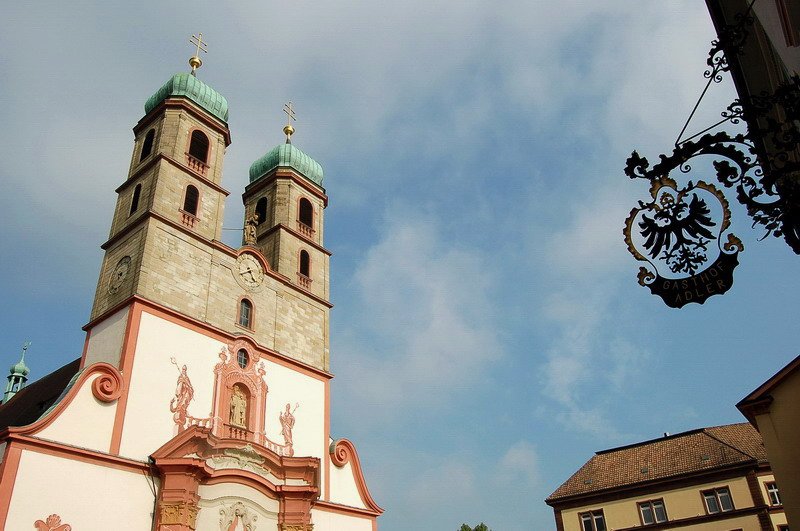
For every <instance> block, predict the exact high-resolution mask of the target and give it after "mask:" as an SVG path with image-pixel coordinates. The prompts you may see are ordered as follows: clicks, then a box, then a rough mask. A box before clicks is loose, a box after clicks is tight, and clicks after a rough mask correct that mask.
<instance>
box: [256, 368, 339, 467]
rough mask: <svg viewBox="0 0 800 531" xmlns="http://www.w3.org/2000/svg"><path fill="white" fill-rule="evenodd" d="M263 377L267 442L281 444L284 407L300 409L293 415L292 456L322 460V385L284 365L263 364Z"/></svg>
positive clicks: (323, 407) (323, 384) (323, 448)
mask: <svg viewBox="0 0 800 531" xmlns="http://www.w3.org/2000/svg"><path fill="white" fill-rule="evenodd" d="M264 367H265V370H266V375H265V376H264V379H265V381H266V382H267V385H268V386H269V392H268V393H267V410H266V416H265V418H264V424H265V426H264V430H265V433H266V435H267V437H268V438H269V439H271V440H272V441H274V442H276V443H278V444H283V436H282V435H281V423H280V420H279V416H280V414H281V413H282V412H283V411H285V409H286V404H287V403H289V404H291V408H292V409H294V407H295V404H299V407H298V408H297V410H296V411H295V412H294V418H295V423H294V429H293V430H292V439H293V442H294V455H295V456H296V457H300V456H303V457H306V456H312V457H319V458H322V457H323V453H324V452H325V451H326V449H327V444H326V440H327V439H326V435H325V383H324V382H322V381H320V380H317V379H316V378H312V377H311V376H307V375H305V374H303V373H300V372H297V371H295V370H293V369H290V368H288V367H284V366H283V365H279V364H277V363H273V362H270V361H265V363H264Z"/></svg>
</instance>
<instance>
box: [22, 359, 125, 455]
mask: <svg viewBox="0 0 800 531" xmlns="http://www.w3.org/2000/svg"><path fill="white" fill-rule="evenodd" d="M100 376H101V375H100V374H95V375H93V376H90V377H89V378H87V379H86V381H85V382H83V385H82V386H81V387H80V389H78V393H77V395H76V396H75V398H74V399H73V400H72V402H70V403H69V404H68V405H67V407H66V408H65V409H64V410H63V411H61V414H60V415H59V416H58V417H57V418H56V419H55V420H54V421H53V422H52V423H51V424H50V425H49V426H47V427H46V428H45V429H43V430H41V431H40V432H39V433H37V434H36V436H37V437H41V438H42V439H49V440H52V441H58V442H62V443H65V444H70V445H73V446H80V447H82V448H89V449H91V450H97V451H98V452H105V453H108V451H109V449H110V447H111V432H112V431H113V429H114V416H115V413H116V411H117V403H118V401H114V402H110V403H108V402H101V401H100V400H98V399H96V398H95V397H94V394H93V393H92V382H94V381H95V380H96V379H97V378H99V377H100ZM50 414H51V415H52V412H51V413H50Z"/></svg>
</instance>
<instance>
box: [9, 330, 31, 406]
mask: <svg viewBox="0 0 800 531" xmlns="http://www.w3.org/2000/svg"><path fill="white" fill-rule="evenodd" d="M30 346H31V342H30V341H26V342H25V343H23V344H22V357H21V358H20V360H19V361H18V362H17V363H15V364H14V365H12V366H11V374H9V375H8V383H7V384H6V392H5V394H4V395H3V403H6V402H8V401H9V400H11V398H12V397H13V396H14V395H15V394H17V393H18V392H19V391H20V390H21V389H22V388H23V387H25V383H27V381H28V374H29V373H30V372H31V370H30V369H29V368H28V366H27V365H25V352H27V350H28V347H30Z"/></svg>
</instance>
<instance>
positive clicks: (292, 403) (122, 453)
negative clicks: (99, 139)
mask: <svg viewBox="0 0 800 531" xmlns="http://www.w3.org/2000/svg"><path fill="white" fill-rule="evenodd" d="M193 67H194V65H193ZM288 110H289V111H290V112H291V107H289V109H288ZM227 119H228V104H227V101H226V100H225V98H224V97H222V96H221V95H220V94H219V93H218V92H216V91H215V90H214V89H212V88H211V87H209V86H208V85H206V84H205V83H203V82H202V81H200V80H199V79H198V78H197V77H196V76H195V75H194V71H193V72H192V73H183V74H176V75H175V76H173V77H172V78H170V79H169V80H168V81H167V83H166V84H164V86H162V87H161V88H160V89H159V90H158V91H157V92H156V93H155V94H154V95H153V96H152V97H151V98H150V99H149V100H147V103H146V104H145V115H144V117H143V118H142V119H141V120H140V121H139V123H138V124H136V126H135V127H134V129H133V131H134V135H135V142H134V149H133V154H132V158H131V164H130V169H129V173H128V176H127V178H126V179H125V180H124V181H123V182H121V183H120V184H119V186H118V187H117V188H116V193H117V195H118V198H117V203H116V208H115V211H114V215H113V219H112V222H111V230H110V234H109V238H108V240H107V241H106V242H105V243H103V244H102V249H103V250H104V251H105V255H104V258H103V262H102V266H101V269H100V275H99V279H98V283H97V290H96V293H95V297H94V305H93V308H92V312H91V317H90V321H89V323H88V324H87V325H86V326H85V331H86V341H85V345H84V349H83V353H82V356H81V358H80V361H77V360H76V362H73V364H72V365H71V366H72V368H71V369H70V368H68V367H65V368H63V369H60V370H59V371H61V372H59V371H56V372H57V373H58V375H56V373H53V375H51V376H52V378H48V377H45V378H43V379H42V380H41V382H43V383H42V384H40V385H39V383H38V382H37V383H34V384H31V385H29V386H27V387H25V388H23V389H21V390H20V391H19V392H18V393H17V395H16V396H14V397H13V398H11V399H10V400H8V401H7V403H5V404H3V405H2V406H0V418H2V419H4V421H5V422H0V427H2V428H3V430H2V432H0V456H2V463H0V527H3V528H4V529H38V530H40V531H41V530H46V531H66V530H68V529H72V530H73V531H80V530H104V529H114V530H144V529H156V530H159V531H167V530H170V531H178V530H180V531H189V530H203V531H205V530H220V531H230V530H245V531H264V530H270V531H272V530H278V531H310V530H312V529H313V530H315V531H328V530H331V531H333V530H348V531H359V530H364V531H372V530H375V529H377V518H378V516H379V515H380V514H381V512H382V509H381V508H380V507H379V506H378V505H377V504H376V503H375V501H374V500H373V499H372V497H371V496H370V493H369V491H368V489H367V486H366V482H365V480H364V476H363V473H362V470H361V466H360V464H359V460H358V456H357V454H356V451H355V448H354V446H353V444H352V443H351V442H349V441H348V440H346V439H339V440H334V439H332V437H331V427H330V407H331V405H330V382H331V378H332V375H331V374H330V372H329V311H330V309H331V304H330V302H329V269H328V265H329V257H330V252H329V251H328V250H327V249H326V248H325V247H324V244H323V235H324V215H323V213H324V209H325V207H326V205H327V202H328V198H327V195H326V193H325V189H324V188H323V186H322V179H323V173H322V168H321V167H320V165H319V164H318V163H317V162H315V161H314V160H313V159H311V158H310V157H309V156H308V155H306V154H305V153H303V152H302V151H301V150H299V149H298V148H296V147H295V146H294V145H292V144H291V134H292V132H293V129H292V127H291V125H287V127H285V128H284V132H285V133H286V143H284V144H280V145H278V146H277V147H275V148H274V149H272V150H271V151H269V152H268V153H266V154H265V155H264V156H263V157H261V158H259V159H258V160H256V161H255V162H254V163H253V165H252V167H251V168H250V184H249V185H248V186H247V187H246V188H245V190H244V193H243V195H242V198H243V201H244V206H245V229H244V237H243V244H242V246H241V247H239V248H238V249H234V248H231V247H229V246H227V245H225V244H223V243H221V233H222V221H223V208H224V203H225V199H226V197H227V196H228V195H229V192H228V191H227V190H226V189H225V188H223V186H222V182H221V181H222V168H223V160H224V156H225V150H226V147H227V146H228V145H229V144H230V141H231V140H230V132H229V130H228V125H227ZM290 123H291V122H290ZM58 378H61V379H62V380H63V381H64V382H65V383H64V384H63V387H64V388H63V392H61V393H60V395H59V396H58V397H57V398H55V399H54V400H52V404H51V403H50V402H48V401H45V400H41V401H39V402H38V403H39V405H40V406H41V405H42V404H45V405H46V406H47V409H46V411H43V412H41V414H39V413H38V412H37V414H36V415H35V416H33V417H31V416H30V412H29V413H28V416H29V418H27V419H26V420H25V421H19V419H23V418H25V416H24V415H22V414H21V413H20V414H17V410H22V409H25V407H26V405H31V404H34V403H35V402H37V395H40V396H45V395H46V394H47V392H48V391H49V392H51V393H52V392H53V389H54V387H53V385H55V384H53V383H52V382H54V381H55V380H57V379H58ZM48 382H50V383H48ZM48 385H49V386H50V387H49V388H48V387H47V386H48Z"/></svg>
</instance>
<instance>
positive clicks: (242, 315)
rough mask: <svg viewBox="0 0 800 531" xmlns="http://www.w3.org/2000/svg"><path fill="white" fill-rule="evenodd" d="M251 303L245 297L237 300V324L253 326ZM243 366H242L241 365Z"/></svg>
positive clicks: (246, 326) (247, 326)
mask: <svg viewBox="0 0 800 531" xmlns="http://www.w3.org/2000/svg"><path fill="white" fill-rule="evenodd" d="M252 324H253V303H252V302H250V301H249V300H247V299H242V300H241V301H239V326H243V327H245V328H253V327H252ZM243 368H244V367H243Z"/></svg>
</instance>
